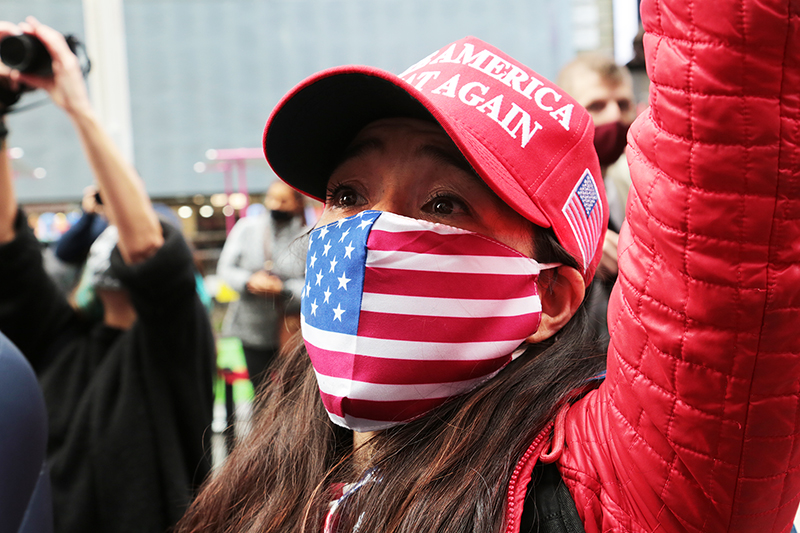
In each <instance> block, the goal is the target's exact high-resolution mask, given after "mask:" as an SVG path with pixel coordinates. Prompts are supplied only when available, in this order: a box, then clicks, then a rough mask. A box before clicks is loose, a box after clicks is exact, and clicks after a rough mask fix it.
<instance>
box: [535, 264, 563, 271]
mask: <svg viewBox="0 0 800 533" xmlns="http://www.w3.org/2000/svg"><path fill="white" fill-rule="evenodd" d="M560 266H564V263H539V272H541V271H542V270H550V269H551V268H558V267H560Z"/></svg>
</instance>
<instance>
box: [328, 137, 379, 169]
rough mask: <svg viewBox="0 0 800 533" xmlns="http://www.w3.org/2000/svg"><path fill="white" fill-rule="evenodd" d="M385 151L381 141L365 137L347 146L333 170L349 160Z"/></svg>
mask: <svg viewBox="0 0 800 533" xmlns="http://www.w3.org/2000/svg"><path fill="white" fill-rule="evenodd" d="M385 149H386V146H385V144H384V143H383V141H382V140H380V139H379V138H377V137H367V138H366V139H361V140H359V141H357V142H355V143H353V144H351V145H350V146H348V147H347V148H346V149H345V151H344V153H343V154H342V156H341V157H340V158H339V160H338V161H337V162H336V165H335V167H334V168H336V167H338V166H340V165H341V164H342V163H344V162H346V161H349V160H351V159H356V158H358V157H362V156H365V155H367V154H369V153H370V152H383V151H384V150H385Z"/></svg>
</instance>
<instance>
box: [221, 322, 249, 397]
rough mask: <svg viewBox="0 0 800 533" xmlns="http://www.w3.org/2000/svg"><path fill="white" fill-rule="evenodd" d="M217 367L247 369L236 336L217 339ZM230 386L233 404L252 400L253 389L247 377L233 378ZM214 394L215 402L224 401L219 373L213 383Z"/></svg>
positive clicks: (235, 369)
mask: <svg viewBox="0 0 800 533" xmlns="http://www.w3.org/2000/svg"><path fill="white" fill-rule="evenodd" d="M217 368H218V369H220V370H225V369H227V370H230V371H231V372H235V373H240V372H245V371H246V370H247V364H246V363H245V360H244V350H243V349H242V341H240V340H239V339H238V338H236V337H224V338H221V339H217ZM232 388H233V403H234V404H239V403H242V402H252V401H253V398H254V397H255V391H254V390H253V384H252V383H251V382H250V380H249V379H237V380H234V382H233V384H232ZM214 396H215V401H216V402H221V403H223V404H224V403H225V380H224V379H223V378H222V376H221V375H220V376H218V377H217V380H216V384H215V385H214Z"/></svg>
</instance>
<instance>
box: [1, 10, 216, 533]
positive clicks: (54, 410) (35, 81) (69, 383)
mask: <svg viewBox="0 0 800 533" xmlns="http://www.w3.org/2000/svg"><path fill="white" fill-rule="evenodd" d="M21 32H24V33H29V34H33V35H35V36H36V37H37V38H38V39H39V40H41V41H42V42H43V43H44V45H45V47H46V48H47V50H48V51H49V53H50V56H51V57H52V67H53V69H52V70H53V74H52V76H49V77H38V76H32V75H23V74H21V73H19V72H17V71H9V70H8V69H7V68H5V67H2V68H3V70H2V71H0V82H2V83H3V84H5V86H6V87H7V88H10V90H12V91H13V90H18V89H19V87H20V83H24V84H26V85H28V86H30V87H32V88H36V89H43V90H45V91H46V92H47V93H48V94H49V96H50V98H51V100H52V101H53V102H54V103H55V104H56V105H57V106H58V107H60V108H61V109H63V110H64V112H65V113H66V114H67V116H68V117H69V118H70V120H71V121H72V124H73V126H74V128H75V130H76V132H77V134H78V136H79V138H80V140H81V143H82V146H83V148H84V151H85V153H86V157H87V159H88V161H89V163H90V167H91V169H92V171H93V174H94V178H95V180H96V183H97V186H98V188H99V190H100V191H101V194H102V200H103V204H104V206H105V210H106V215H107V216H108V219H109V221H110V223H111V225H110V226H109V227H108V228H107V229H105V230H104V231H103V233H102V234H101V235H100V236H99V237H98V238H97V239H96V240H95V241H94V243H93V244H92V245H91V248H90V250H89V254H88V258H87V261H86V270H87V272H88V274H87V276H88V277H89V278H91V282H92V286H93V288H94V291H95V293H96V294H97V296H98V297H99V299H100V300H101V302H102V307H103V318H102V321H101V322H97V321H87V320H85V319H84V318H83V317H82V316H81V314H79V313H77V312H76V311H75V310H73V308H72V307H70V305H69V303H68V302H67V299H66V297H65V296H64V295H63V294H62V293H61V292H60V291H59V290H58V289H57V288H56V286H55V284H54V283H53V281H52V280H51V279H50V278H49V277H48V275H47V273H46V272H45V270H44V268H43V266H42V254H41V250H40V245H39V243H38V242H37V240H36V238H35V236H34V234H33V232H32V231H31V229H30V228H29V227H28V225H27V223H26V216H25V214H24V211H23V210H22V209H21V208H20V207H19V206H18V205H17V200H16V197H15V194H14V189H13V183H12V178H11V166H10V161H9V159H8V155H7V153H6V151H5V149H3V150H2V152H1V153H0V279H3V284H2V285H1V286H0V331H2V332H3V333H4V334H6V335H7V336H8V338H9V339H11V340H12V341H13V342H14V343H15V344H16V345H17V346H18V347H19V348H20V351H22V352H23V354H24V355H25V357H26V358H27V359H28V361H30V363H31V365H32V366H33V368H34V370H35V372H36V374H37V377H38V379H39V382H40V384H41V386H42V389H43V392H44V395H45V402H46V405H47V410H48V419H49V428H50V430H49V438H48V457H49V465H50V469H51V479H52V488H53V502H54V518H55V524H56V530H57V531H62V532H65V531H69V532H77V531H92V532H104V531H108V532H112V531H113V532H163V531H165V530H167V529H169V528H170V527H172V526H173V525H174V524H175V523H176V522H177V520H178V518H179V517H180V516H181V514H182V513H183V511H184V509H185V508H186V506H187V505H188V504H189V502H190V501H191V500H192V498H193V496H194V493H195V489H196V487H197V486H198V484H199V483H200V482H201V481H202V480H203V479H204V478H205V476H206V474H207V473H208V472H209V470H210V463H209V458H208V456H207V454H206V451H207V447H206V443H207V436H208V433H209V432H208V427H209V425H210V423H211V410H212V377H213V373H214V358H215V346H214V338H213V335H212V329H211V325H210V322H209V319H208V316H207V314H206V311H205V309H204V307H203V305H202V304H201V302H200V300H199V299H198V296H197V294H196V291H195V270H194V266H193V262H192V254H191V252H190V250H189V247H188V245H187V243H186V242H185V240H184V239H183V237H182V235H181V233H180V231H178V230H176V229H175V228H173V227H171V226H170V225H169V224H162V223H160V221H159V218H158V216H157V214H156V212H155V210H154V209H153V206H152V204H151V202H150V199H149V197H148V195H147V193H146V191H145V188H144V184H143V182H142V180H141V178H140V177H139V176H138V174H137V173H136V171H135V170H134V168H133V167H132V166H131V165H130V164H128V163H127V162H125V160H124V159H123V158H122V156H121V154H120V153H119V151H118V150H117V148H116V147H115V146H114V145H113V143H112V141H111V139H110V137H109V136H108V135H107V133H106V132H105V131H104V130H103V128H102V126H101V125H100V122H99V120H98V118H97V116H96V114H95V113H94V111H93V109H92V107H91V104H90V102H89V99H88V96H87V92H86V86H85V83H84V80H83V77H82V73H81V71H80V68H79V65H78V60H77V58H76V56H75V55H74V54H73V53H72V52H71V51H70V49H69V47H68V46H67V43H66V41H65V40H64V37H63V36H62V35H61V34H59V33H58V32H56V31H55V30H53V29H52V28H49V27H47V26H44V25H42V24H40V23H39V22H38V21H36V20H35V19H33V18H29V19H28V20H27V22H25V23H21V24H19V25H15V24H12V23H10V22H0V38H2V37H5V36H8V35H12V34H19V33H21Z"/></svg>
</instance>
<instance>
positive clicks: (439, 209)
mask: <svg viewBox="0 0 800 533" xmlns="http://www.w3.org/2000/svg"><path fill="white" fill-rule="evenodd" d="M431 207H432V208H433V212H434V213H438V214H440V215H451V214H453V209H454V206H453V202H452V201H451V200H450V199H449V198H437V199H436V200H434V201H433V204H432V205H431Z"/></svg>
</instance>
